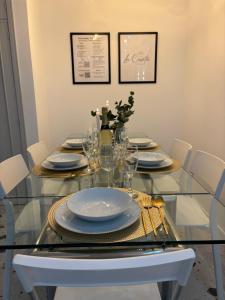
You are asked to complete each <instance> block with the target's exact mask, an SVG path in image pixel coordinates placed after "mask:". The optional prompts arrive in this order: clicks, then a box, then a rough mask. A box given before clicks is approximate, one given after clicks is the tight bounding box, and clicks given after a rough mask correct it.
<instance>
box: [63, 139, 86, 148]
mask: <svg viewBox="0 0 225 300" xmlns="http://www.w3.org/2000/svg"><path fill="white" fill-rule="evenodd" d="M66 144H68V145H70V146H81V145H82V139H79V138H74V139H67V140H66Z"/></svg>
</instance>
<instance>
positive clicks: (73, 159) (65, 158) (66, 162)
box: [46, 153, 83, 167]
mask: <svg viewBox="0 0 225 300" xmlns="http://www.w3.org/2000/svg"><path fill="white" fill-rule="evenodd" d="M82 158H83V155H81V154H76V153H55V154H52V155H50V156H49V157H48V158H47V159H46V160H47V161H48V162H50V163H51V164H52V165H54V166H57V167H70V166H74V165H76V164H77V163H78V162H79V161H80V160H81V159H82Z"/></svg>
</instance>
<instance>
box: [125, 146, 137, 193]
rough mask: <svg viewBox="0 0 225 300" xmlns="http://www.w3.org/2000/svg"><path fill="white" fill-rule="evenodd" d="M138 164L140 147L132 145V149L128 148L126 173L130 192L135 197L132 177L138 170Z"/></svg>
mask: <svg viewBox="0 0 225 300" xmlns="http://www.w3.org/2000/svg"><path fill="white" fill-rule="evenodd" d="M137 165H138V147H137V146H135V147H132V149H130V150H127V154H126V158H125V175H126V177H127V179H128V194H129V195H130V196H131V197H134V196H135V194H134V192H133V188H132V179H133V176H134V173H135V172H136V170H137Z"/></svg>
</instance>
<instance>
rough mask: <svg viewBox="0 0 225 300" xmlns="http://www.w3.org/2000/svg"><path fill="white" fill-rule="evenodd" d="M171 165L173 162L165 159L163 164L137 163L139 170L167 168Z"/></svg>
mask: <svg viewBox="0 0 225 300" xmlns="http://www.w3.org/2000/svg"><path fill="white" fill-rule="evenodd" d="M172 164H173V160H172V159H170V158H166V159H165V160H164V161H163V162H161V163H160V164H158V165H146V164H141V163H140V162H138V168H141V169H161V168H166V167H169V166H171V165H172Z"/></svg>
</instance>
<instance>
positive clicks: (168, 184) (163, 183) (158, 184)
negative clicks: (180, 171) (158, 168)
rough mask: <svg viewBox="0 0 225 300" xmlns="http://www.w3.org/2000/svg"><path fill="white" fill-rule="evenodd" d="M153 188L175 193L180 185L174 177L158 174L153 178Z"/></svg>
mask: <svg viewBox="0 0 225 300" xmlns="http://www.w3.org/2000/svg"><path fill="white" fill-rule="evenodd" d="M154 188H155V190H156V191H155V192H160V193H170V192H174V193H177V192H179V190H180V187H179V185H178V184H177V182H176V181H175V179H174V178H172V177H171V176H169V175H165V176H160V178H154Z"/></svg>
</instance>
